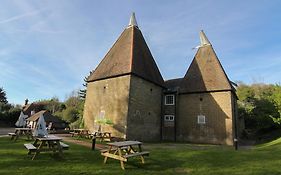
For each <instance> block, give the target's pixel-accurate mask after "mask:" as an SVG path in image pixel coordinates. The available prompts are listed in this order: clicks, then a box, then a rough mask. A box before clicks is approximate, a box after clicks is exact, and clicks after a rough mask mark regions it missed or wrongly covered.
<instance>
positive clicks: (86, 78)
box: [78, 71, 92, 100]
mask: <svg viewBox="0 0 281 175" xmlns="http://www.w3.org/2000/svg"><path fill="white" fill-rule="evenodd" d="M91 74H92V71H90V73H89V75H88V76H86V77H84V82H85V83H84V84H83V86H84V87H85V89H80V90H79V92H78V93H79V97H80V98H81V99H82V100H85V98H86V93H87V85H88V78H89V77H90V75H91Z"/></svg>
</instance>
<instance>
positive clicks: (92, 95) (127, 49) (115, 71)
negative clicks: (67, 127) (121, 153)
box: [84, 14, 243, 145]
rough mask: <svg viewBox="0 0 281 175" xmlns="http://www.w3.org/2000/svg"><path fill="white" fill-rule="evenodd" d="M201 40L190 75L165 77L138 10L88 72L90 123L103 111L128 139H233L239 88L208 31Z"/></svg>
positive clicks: (236, 130) (86, 109)
mask: <svg viewBox="0 0 281 175" xmlns="http://www.w3.org/2000/svg"><path fill="white" fill-rule="evenodd" d="M200 41H201V44H200V46H199V48H198V50H197V53H196V55H195V57H194V59H193V61H192V63H191V65H190V66H189V68H188V70H187V72H186V74H185V76H184V77H183V78H178V79H172V80H166V81H164V80H163V78H162V75H161V73H160V71H159V69H158V67H157V65H156V63H155V61H154V58H153V56H152V54H151V52H150V50H149V48H148V46H147V44H146V42H145V39H144V37H143V35H142V32H141V30H140V29H139V27H138V25H137V22H136V19H135V16H134V14H133V15H132V17H131V19H130V23H129V26H128V27H127V28H125V30H124V31H123V32H122V34H121V35H120V37H119V38H118V39H117V41H116V42H115V43H114V45H113V46H112V48H111V49H110V50H109V51H108V53H107V54H106V55H105V57H104V58H103V60H102V61H101V62H100V64H99V65H98V66H97V68H96V69H95V70H94V71H93V72H92V73H91V75H90V76H89V78H88V85H87V93H86V100H85V107H84V122H85V126H86V127H87V128H88V129H90V130H92V131H94V130H95V129H96V126H95V125H96V123H95V120H96V119H97V118H99V117H100V116H101V115H102V116H104V117H105V118H107V119H110V120H112V122H113V125H112V126H105V127H104V129H105V130H107V131H109V132H112V134H113V135H114V136H118V137H122V138H125V139H129V140H141V141H161V140H165V141H176V142H192V143H211V144H226V145H233V140H234V139H235V138H238V135H239V131H241V130H242V129H243V128H241V127H240V126H239V125H238V123H239V122H238V121H237V120H238V118H237V96H236V92H235V88H234V86H233V84H232V82H231V81H230V80H229V79H228V77H227V75H226V73H225V71H224V69H223V67H222V65H221V63H220V61H219V59H218V57H217V55H216V53H215V51H214V49H213V47H212V45H211V43H210V42H209V40H208V39H207V37H206V35H205V34H204V32H203V31H201V32H200Z"/></svg>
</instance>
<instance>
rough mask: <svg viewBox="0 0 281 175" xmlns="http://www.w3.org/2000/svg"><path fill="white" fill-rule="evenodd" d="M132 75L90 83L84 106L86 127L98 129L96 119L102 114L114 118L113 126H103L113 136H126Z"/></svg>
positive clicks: (92, 129)
mask: <svg viewBox="0 0 281 175" xmlns="http://www.w3.org/2000/svg"><path fill="white" fill-rule="evenodd" d="M129 86H130V75H127V76H120V77H115V78H109V79H105V80H99V81H94V82H90V83H88V86H87V94H86V101H85V106H84V122H85V127H86V128H87V129H89V130H91V131H97V129H98V125H97V124H96V123H95V119H96V118H98V117H99V116H101V115H104V117H105V118H107V119H110V120H112V122H113V125H112V126H106V125H105V126H102V130H103V131H108V132H111V133H112V135H113V136H116V137H122V138H124V137H125V136H126V125H127V116H128V101H129Z"/></svg>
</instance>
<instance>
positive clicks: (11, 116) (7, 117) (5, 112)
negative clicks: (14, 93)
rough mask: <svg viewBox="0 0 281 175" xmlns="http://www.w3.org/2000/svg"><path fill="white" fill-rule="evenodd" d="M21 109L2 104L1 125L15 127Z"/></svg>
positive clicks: (0, 110) (0, 106)
mask: <svg viewBox="0 0 281 175" xmlns="http://www.w3.org/2000/svg"><path fill="white" fill-rule="evenodd" d="M20 112H21V108H20V107H19V106H13V105H11V104H3V103H0V123H5V124H7V125H9V126H14V125H15V123H16V121H17V119H18V118H19V115H20Z"/></svg>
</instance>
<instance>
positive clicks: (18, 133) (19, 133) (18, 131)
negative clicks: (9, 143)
mask: <svg viewBox="0 0 281 175" xmlns="http://www.w3.org/2000/svg"><path fill="white" fill-rule="evenodd" d="M8 134H9V135H10V136H11V140H14V141H17V140H18V138H19V137H24V136H25V137H27V139H28V140H30V139H32V140H33V136H32V129H31V128H15V132H14V133H8Z"/></svg>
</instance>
